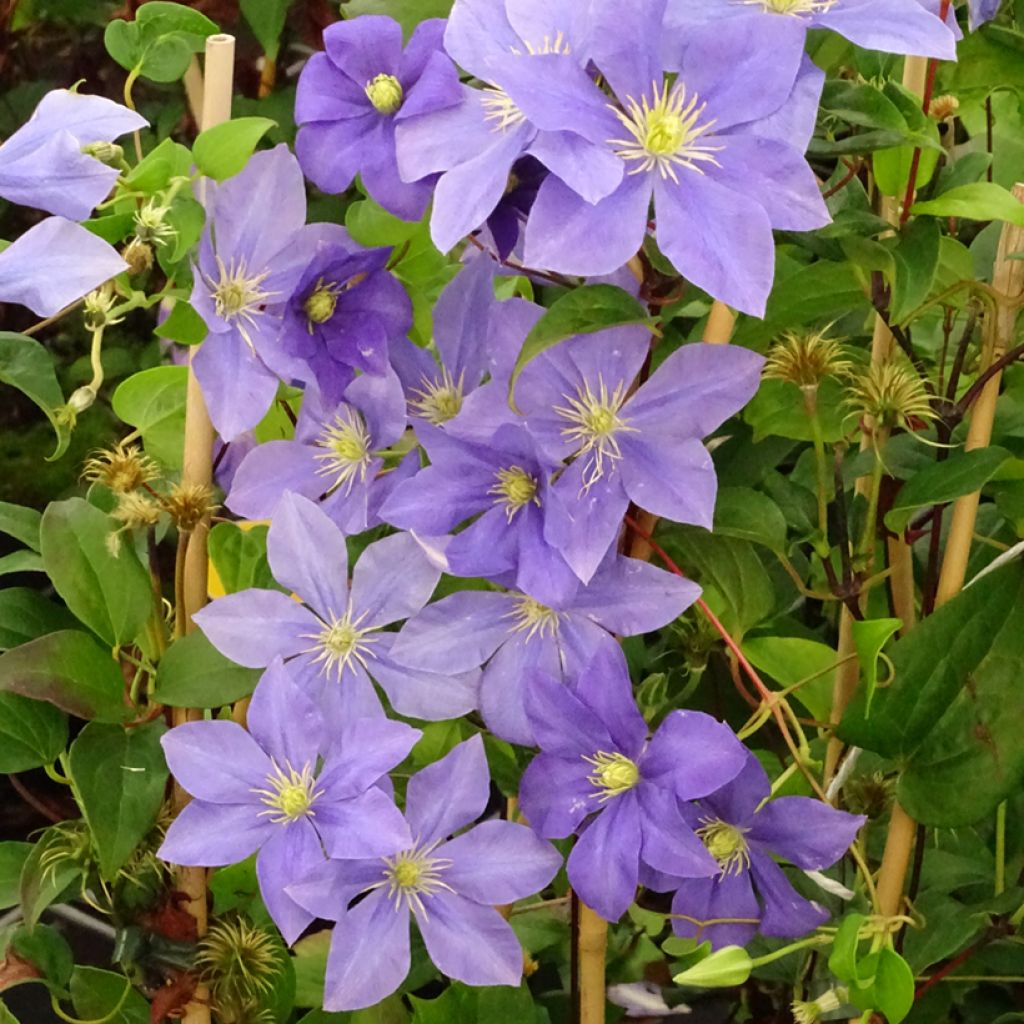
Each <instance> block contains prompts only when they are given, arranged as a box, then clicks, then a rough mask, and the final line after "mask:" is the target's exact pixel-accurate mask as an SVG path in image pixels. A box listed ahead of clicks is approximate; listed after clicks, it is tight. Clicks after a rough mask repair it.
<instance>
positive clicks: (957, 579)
mask: <svg viewBox="0 0 1024 1024" xmlns="http://www.w3.org/2000/svg"><path fill="white" fill-rule="evenodd" d="M1013 194H1014V195H1015V196H1016V197H1017V199H1018V200H1020V201H1021V202H1024V184H1017V185H1015V186H1014V189H1013ZM1022 249H1024V228H1022V227H1020V226H1018V225H1015V224H1006V225H1004V227H1003V231H1002V234H1001V235H1000V237H999V248H998V249H997V251H996V262H995V267H994V270H993V275H992V284H993V287H994V288H995V290H996V292H998V293H1000V294H1001V295H1005V296H1007V299H1006V300H1000V301H999V303H998V305H997V307H996V310H995V312H994V313H993V314H992V315H991V316H990V317H989V318H988V320H987V321H986V324H985V334H984V341H983V353H982V354H983V358H982V369H983V370H984V368H985V367H987V366H991V365H992V363H993V362H995V361H996V360H997V359H998V358H999V357H1000V356H1001V355H1003V354H1004V353H1005V352H1006V349H1007V347H1008V345H1009V342H1010V340H1011V339H1012V338H1013V334H1014V329H1015V328H1016V322H1017V308H1016V304H1015V300H1016V299H1019V298H1020V297H1021V296H1024V262H1022V261H1021V260H1019V259H1010V256H1011V255H1012V254H1013V253H1016V252H1020V251H1021V250H1022ZM1001 379H1002V373H1001V372H1000V373H995V374H993V375H992V377H991V378H989V380H988V383H987V384H986V385H985V387H984V388H983V390H982V392H981V394H980V395H979V396H978V400H977V401H976V402H975V405H974V409H973V411H972V413H971V422H970V426H969V428H968V431H967V442H966V444H965V445H964V448H965V450H966V451H972V450H974V449H976V448H985V447H987V446H988V444H989V442H990V441H991V440H992V424H993V421H994V419H995V411H996V399H997V398H998V397H999V385H1000V382H1001ZM980 498H981V492H980V491H975V492H974V493H973V494H967V495H964V497H962V498H958V499H957V501H956V504H955V505H954V506H953V521H952V523H951V524H950V529H949V536H948V538H947V540H946V550H945V554H944V556H943V559H942V573H941V575H940V577H939V588H938V592H937V594H936V599H935V606H936V607H937V608H938V607H940V606H942V605H943V604H945V603H946V602H947V601H949V600H950V599H951V598H953V597H955V596H956V595H957V594H958V593H959V592H960V590H961V588H962V587H963V585H964V579H965V577H966V574H967V561H968V558H969V556H970V553H971V540H972V539H973V536H974V523H975V520H976V518H977V514H978V502H979V499H980ZM916 830H917V826H916V824H915V822H914V820H913V819H912V818H911V817H910V815H908V814H907V812H906V811H904V810H903V808H902V807H901V806H900V804H899V802H898V801H897V802H896V803H894V804H893V808H892V818H891V820H890V822H889V834H888V836H887V838H886V843H885V852H884V853H883V855H882V866H881V869H880V871H879V875H878V902H879V911H880V912H881V913H882V914H885V915H886V916H889V917H891V916H893V915H895V914H897V913H899V910H900V903H901V901H902V899H903V883H904V880H905V879H906V875H907V864H908V863H909V861H910V851H911V849H912V847H913V845H914V834H915V832H916Z"/></svg>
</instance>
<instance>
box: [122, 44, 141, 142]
mask: <svg viewBox="0 0 1024 1024" xmlns="http://www.w3.org/2000/svg"><path fill="white" fill-rule="evenodd" d="M141 71H142V65H141V64H139V65H138V66H137V67H134V68H132V69H131V71H129V72H128V77H127V78H126V79H125V80H124V105H125V106H126V107H127V108H128V109H129V110H134V109H135V100H134V99H133V98H132V87H133V86H134V85H135V82H136V79H138V77H139V73H140V72H141ZM132 137H133V139H134V141H135V157H136V159H138V160H139V161H141V160H142V136H141V135H140V134H139V130H138V129H137V128H136V129H135V131H134V132H133V133H132Z"/></svg>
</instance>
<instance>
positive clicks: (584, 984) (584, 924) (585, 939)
mask: <svg viewBox="0 0 1024 1024" xmlns="http://www.w3.org/2000/svg"><path fill="white" fill-rule="evenodd" d="M576 945H577V949H578V950H579V964H580V1024H604V1008H605V977H604V961H605V952H606V950H607V948H608V922H607V921H605V920H604V918H603V917H600V916H599V915H598V914H596V913H595V912H594V911H593V910H591V909H590V907H588V906H587V905H586V904H585V903H582V902H581V903H580V915H579V935H578V937H577V939H576Z"/></svg>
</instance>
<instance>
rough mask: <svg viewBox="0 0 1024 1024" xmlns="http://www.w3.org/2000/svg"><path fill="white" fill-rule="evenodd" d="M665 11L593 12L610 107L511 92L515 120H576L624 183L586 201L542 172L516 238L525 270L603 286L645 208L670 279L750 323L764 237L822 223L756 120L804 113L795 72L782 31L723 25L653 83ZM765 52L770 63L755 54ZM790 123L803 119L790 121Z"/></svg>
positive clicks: (795, 157)
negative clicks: (599, 280) (596, 280)
mask: <svg viewBox="0 0 1024 1024" xmlns="http://www.w3.org/2000/svg"><path fill="white" fill-rule="evenodd" d="M664 8H665V0H652V2H650V3H648V4H645V5H644V9H643V11H642V12H640V13H638V14H637V16H636V17H630V18H622V16H621V12H620V10H619V7H618V5H616V4H610V3H607V2H605V0H601V2H600V3H599V4H598V7H597V10H598V11H600V12H603V13H600V14H595V17H597V18H598V23H599V24H600V25H603V26H604V28H603V30H602V31H601V32H600V33H598V36H599V38H601V39H602V40H603V45H602V50H601V52H596V53H595V54H594V59H595V62H596V64H597V66H598V67H599V69H600V70H601V72H602V74H603V75H604V77H605V79H606V81H607V82H608V84H609V86H610V87H611V89H612V90H613V92H614V95H615V97H616V98H617V104H608V103H607V97H606V96H605V94H604V93H602V92H601V91H600V90H599V89H598V88H597V86H596V85H591V86H590V92H589V94H587V95H581V94H578V93H577V92H573V93H572V95H571V96H565V97H564V98H563V97H561V96H560V95H557V96H554V97H552V96H550V95H549V96H548V97H546V98H545V96H544V88H543V86H544V84H545V83H543V81H538V82H537V83H536V85H535V86H534V88H533V89H532V90H531V89H530V88H528V84H527V83H523V84H522V85H521V86H520V87H519V90H518V91H516V92H514V93H511V94H510V95H512V98H513V100H515V102H516V103H517V104H518V106H519V107H520V108H521V109H522V110H523V112H524V113H525V114H526V116H528V117H529V116H541V111H543V112H544V116H546V117H547V118H549V119H550V120H552V121H553V122H555V123H557V124H560V125H565V126H568V125H570V124H575V123H579V122H581V121H586V122H588V123H590V122H592V123H593V126H594V127H593V133H594V134H596V135H599V136H600V137H601V138H602V139H603V140H604V146H605V148H606V150H607V151H608V152H609V153H612V154H613V155H615V157H616V158H617V159H618V160H619V161H620V162H621V164H622V166H623V170H624V177H623V178H622V183H621V184H620V185H619V187H618V188H616V190H615V191H614V192H613V193H611V194H610V195H609V196H607V198H604V199H601V200H600V201H598V202H596V203H595V202H592V201H590V200H589V199H588V197H587V196H584V195H582V194H581V193H579V191H578V190H575V189H574V187H573V185H572V182H571V181H567V180H563V179H561V178H560V177H558V174H559V172H558V170H557V169H555V168H552V171H553V173H552V175H550V176H549V177H548V178H547V179H546V180H545V181H544V184H543V185H541V187H540V191H539V192H538V194H537V199H536V201H535V203H534V204H533V208H532V209H531V211H530V220H529V223H528V225H527V228H526V249H525V259H526V262H527V264H529V265H530V266H533V267H538V268H547V269H550V270H557V271H562V272H564V273H570V274H582V275H600V274H608V273H611V272H612V271H614V270H616V269H618V268H619V267H621V266H622V265H623V264H624V263H625V262H626V261H627V260H628V259H629V258H630V257H631V256H633V255H634V254H635V253H636V251H637V250H638V249H639V248H640V246H641V244H642V243H643V240H644V237H645V235H646V233H647V227H648V222H649V219H650V206H651V202H652V199H653V202H654V216H655V220H656V223H657V228H656V234H657V239H658V244H659V246H660V247H661V250H662V251H663V252H664V253H665V255H666V256H667V257H668V258H669V259H670V260H671V261H672V263H673V264H674V265H675V267H676V268H677V269H678V270H679V272H680V273H681V274H682V275H683V276H685V277H686V278H687V279H689V280H690V281H692V282H693V283H694V284H695V285H697V286H698V287H700V288H702V289H704V290H705V291H707V292H708V293H709V294H711V295H712V296H714V297H715V298H717V299H720V300H721V301H723V302H726V303H728V304H729V305H731V306H735V307H737V308H738V309H741V310H743V311H744V312H746V313H751V314H753V315H755V316H761V315H763V313H764V308H765V303H766V300H767V297H768V292H769V291H770V290H771V283H772V275H773V272H774V243H773V239H772V230H771V229H772V228H773V227H775V228H783V229H786V230H792V231H806V230H809V229H811V228H816V227H821V226H822V225H823V224H826V223H828V220H829V215H828V210H827V209H826V207H825V204H824V202H823V201H822V198H821V194H820V192H819V189H818V184H817V180H816V179H815V177H814V174H813V172H812V171H811V169H810V167H808V165H807V163H806V162H805V160H804V158H803V154H802V153H800V152H799V151H797V150H796V149H795V148H793V147H792V146H791V145H789V144H787V143H785V142H782V141H779V140H778V139H777V138H774V137H772V135H771V133H767V134H764V135H762V134H760V133H759V131H758V122H759V121H760V120H761V119H764V118H773V117H775V118H777V117H778V116H779V115H780V111H781V110H782V109H783V108H784V107H785V106H786V105H787V104H790V103H798V102H799V103H803V102H806V98H805V97H804V96H803V94H802V93H799V92H794V89H793V86H794V83H795V81H796V79H797V74H798V72H799V70H800V67H801V63H802V49H801V47H800V45H798V43H799V39H798V37H802V28H801V26H800V25H799V24H797V23H796V22H794V21H790V20H786V19H780V18H772V19H770V20H769V22H768V23H767V24H761V22H760V20H758V21H757V23H756V25H755V23H754V22H753V21H752V20H751V19H726V20H724V21H721V22H717V23H715V24H714V25H708V26H701V27H699V28H695V29H693V30H692V31H689V32H688V33H687V34H686V36H685V48H683V49H681V52H673V59H672V60H671V66H670V67H669V69H668V70H670V71H671V72H673V73H675V72H678V74H677V75H675V76H674V77H673V78H672V80H671V81H670V80H669V79H666V78H665V76H664V74H663V69H664V65H663V62H662V61H661V59H659V54H660V52H661V48H662V43H663V41H664V39H663V14H664ZM766 53H770V54H771V60H766V59H765V54H766ZM801 119H802V118H801Z"/></svg>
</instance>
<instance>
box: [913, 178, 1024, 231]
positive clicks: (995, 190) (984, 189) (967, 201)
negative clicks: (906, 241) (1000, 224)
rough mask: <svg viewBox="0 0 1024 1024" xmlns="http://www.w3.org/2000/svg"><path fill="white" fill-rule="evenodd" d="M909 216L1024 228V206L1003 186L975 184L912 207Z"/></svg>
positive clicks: (952, 190)
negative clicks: (965, 219)
mask: <svg viewBox="0 0 1024 1024" xmlns="http://www.w3.org/2000/svg"><path fill="white" fill-rule="evenodd" d="M910 212H911V213H918V214H920V213H927V214H930V215H931V216H933V217H965V218H967V219H968V220H1003V221H1007V222H1008V223H1010V224H1019V225H1024V203H1022V202H1021V201H1020V200H1019V199H1017V198H1015V197H1014V195H1013V194H1012V193H1011V192H1008V191H1007V190H1006V189H1005V188H1003V186H1002V185H997V184H995V182H992V181H977V182H975V183H974V184H973V185H960V186H959V187H958V188H951V189H950V190H949V191H948V192H943V193H942V195H940V196H938V197H937V198H935V199H929V200H928V201H927V202H923V203H914V205H913V206H912V207H911V208H910Z"/></svg>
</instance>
